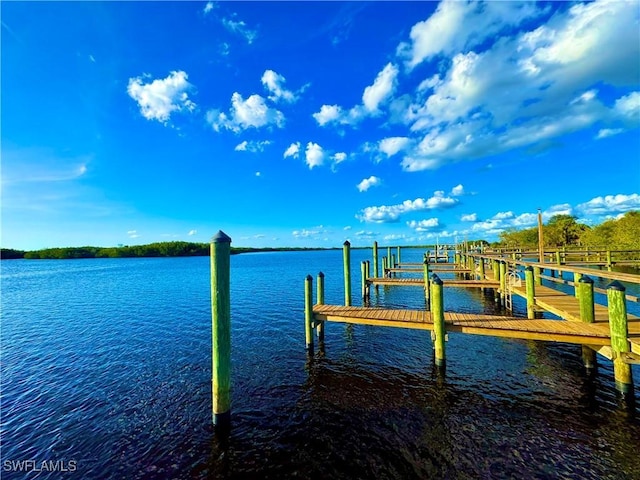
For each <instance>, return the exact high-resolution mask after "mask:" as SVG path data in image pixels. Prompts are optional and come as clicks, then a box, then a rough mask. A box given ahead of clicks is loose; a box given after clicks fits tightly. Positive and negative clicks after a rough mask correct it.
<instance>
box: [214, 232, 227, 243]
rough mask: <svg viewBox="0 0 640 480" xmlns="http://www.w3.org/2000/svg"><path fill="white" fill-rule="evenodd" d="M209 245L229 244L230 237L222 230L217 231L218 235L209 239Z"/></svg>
mask: <svg viewBox="0 0 640 480" xmlns="http://www.w3.org/2000/svg"><path fill="white" fill-rule="evenodd" d="M211 243H231V237H229V235H227V234H226V233H224V232H223V231H222V230H218V233H216V234H215V235H214V236H213V237H211Z"/></svg>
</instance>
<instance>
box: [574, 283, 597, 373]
mask: <svg viewBox="0 0 640 480" xmlns="http://www.w3.org/2000/svg"><path fill="white" fill-rule="evenodd" d="M575 286H576V292H577V297H578V301H579V303H580V320H582V321H583V322H585V323H593V322H595V318H596V314H595V304H594V303H593V280H592V279H591V277H588V276H587V275H584V276H581V278H580V280H578V281H577V282H576V285H575ZM582 363H583V364H584V366H585V368H586V369H587V370H592V369H594V368H596V352H595V350H593V349H592V348H590V347H588V346H586V345H583V346H582Z"/></svg>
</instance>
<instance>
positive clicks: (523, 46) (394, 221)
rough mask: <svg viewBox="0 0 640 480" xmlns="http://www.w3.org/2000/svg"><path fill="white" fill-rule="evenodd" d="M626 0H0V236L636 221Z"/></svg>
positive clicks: (303, 240)
mask: <svg viewBox="0 0 640 480" xmlns="http://www.w3.org/2000/svg"><path fill="white" fill-rule="evenodd" d="M638 5H639V4H638V2H637V1H636V2H623V1H616V2H613V3H607V2H600V1H597V2H594V3H588V4H586V3H579V2H578V3H569V2H558V3H541V4H540V3H518V2H488V3H477V2H471V3H467V2H442V3H435V2H406V3H405V2H353V3H343V2H317V3H316V2H278V3H276V2H209V3H207V2H175V3H174V2H113V3H99V2H86V3H84V2H65V3H59V2H41V3H33V2H2V4H1V19H2V29H1V33H2V37H1V46H2V47H1V48H2V51H1V54H2V55H1V57H2V58H1V62H2V65H1V67H2V70H1V72H2V77H1V80H2V124H1V128H2V163H1V167H2V246H3V247H9V248H21V249H36V248H44V247H53V246H81V245H96V246H112V245H118V244H125V245H134V244H142V243H151V242H157V241H170V240H188V241H198V242H206V241H208V240H209V238H210V237H211V236H212V235H213V234H214V233H215V232H216V231H217V230H218V229H222V230H224V231H225V232H226V233H227V234H228V235H230V236H231V237H232V239H233V244H234V245H236V246H258V247H260V246H339V245H341V244H342V242H343V241H344V240H345V239H349V240H350V241H351V242H352V243H354V244H355V245H370V244H371V243H372V242H373V240H377V241H378V242H380V243H381V244H383V245H384V244H393V245H395V244H402V245H412V244H425V243H432V242H434V241H435V239H436V238H439V240H440V242H441V243H443V242H445V241H450V242H452V241H454V240H455V239H456V238H457V239H458V240H459V241H461V240H463V239H464V238H465V237H467V238H469V239H477V238H485V239H487V240H490V241H491V240H495V239H497V236H498V234H499V233H500V231H503V230H504V229H509V228H524V227H530V226H533V225H535V223H536V218H535V216H536V213H537V209H538V208H540V209H542V212H543V215H544V218H545V220H546V219H548V218H549V217H550V216H551V215H553V214H555V213H571V214H573V215H576V216H577V217H578V218H579V219H580V221H582V222H584V223H587V224H593V223H599V222H601V221H602V220H604V219H606V218H610V217H616V216H618V215H621V214H623V213H624V212H627V211H630V210H638V209H640V129H639V125H640V33H639V32H640V30H639V26H638V25H639V18H640V8H639V6H638Z"/></svg>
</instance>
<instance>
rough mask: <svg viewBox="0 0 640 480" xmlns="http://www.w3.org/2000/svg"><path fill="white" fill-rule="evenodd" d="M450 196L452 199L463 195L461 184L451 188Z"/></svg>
mask: <svg viewBox="0 0 640 480" xmlns="http://www.w3.org/2000/svg"><path fill="white" fill-rule="evenodd" d="M451 195H453V196H454V197H459V196H460V195H464V187H463V186H462V184H460V185H456V186H455V187H453V188H452V189H451Z"/></svg>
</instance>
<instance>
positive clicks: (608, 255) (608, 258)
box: [607, 250, 613, 271]
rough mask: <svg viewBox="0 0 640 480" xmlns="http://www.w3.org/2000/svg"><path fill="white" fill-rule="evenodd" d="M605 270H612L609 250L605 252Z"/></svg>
mask: <svg viewBox="0 0 640 480" xmlns="http://www.w3.org/2000/svg"><path fill="white" fill-rule="evenodd" d="M607 270H608V271H611V270H613V264H612V263H611V250H607Z"/></svg>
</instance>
